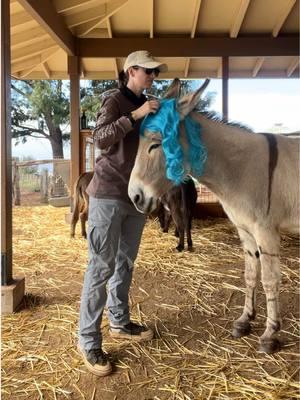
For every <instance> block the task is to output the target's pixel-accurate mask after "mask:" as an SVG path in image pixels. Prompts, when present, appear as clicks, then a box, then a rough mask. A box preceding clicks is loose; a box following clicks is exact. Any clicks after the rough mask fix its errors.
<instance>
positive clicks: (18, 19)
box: [10, 11, 32, 28]
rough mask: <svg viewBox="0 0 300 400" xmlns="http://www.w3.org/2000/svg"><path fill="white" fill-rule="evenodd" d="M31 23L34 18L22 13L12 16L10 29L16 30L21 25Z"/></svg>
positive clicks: (24, 12)
mask: <svg viewBox="0 0 300 400" xmlns="http://www.w3.org/2000/svg"><path fill="white" fill-rule="evenodd" d="M30 21H32V16H31V15H30V14H28V12H26V11H20V12H18V13H16V14H13V15H12V16H11V18H10V27H11V28H14V27H16V26H19V25H23V24H27V23H28V22H30Z"/></svg>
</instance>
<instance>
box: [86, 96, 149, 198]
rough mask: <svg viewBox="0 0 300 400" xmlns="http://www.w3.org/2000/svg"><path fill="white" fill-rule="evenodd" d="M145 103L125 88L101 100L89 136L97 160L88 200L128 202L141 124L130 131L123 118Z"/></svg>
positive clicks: (128, 121)
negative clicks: (96, 149) (96, 152)
mask: <svg viewBox="0 0 300 400" xmlns="http://www.w3.org/2000/svg"><path fill="white" fill-rule="evenodd" d="M145 101H146V97H145V96H144V95H142V96H141V97H137V96H136V95H135V94H134V93H133V92H132V91H131V90H129V89H128V88H125V89H120V90H118V91H117V92H115V93H112V94H111V95H110V96H108V97H106V98H105V99H104V101H103V103H102V106H101V109H100V111H99V113H98V114H97V122H96V127H95V129H94V132H93V135H94V142H95V145H96V146H97V147H98V148H99V149H101V156H100V157H98V158H97V159H96V165H95V171H94V176H93V178H92V180H91V182H90V184H89V186H88V188H87V192H88V194H89V195H90V196H92V197H96V198H100V199H101V198H104V199H118V200H123V201H126V202H131V200H130V199H129V197H128V193H127V191H128V182H129V178H130V174H131V170H132V168H133V165H134V160H135V157H136V153H137V148H138V144H139V130H140V125H141V120H140V121H137V122H136V123H135V124H134V126H133V127H132V123H131V122H130V120H129V119H128V118H127V117H126V114H128V113H130V112H131V111H133V110H136V109H137V108H139V107H140V106H141V105H142V104H144V102H145Z"/></svg>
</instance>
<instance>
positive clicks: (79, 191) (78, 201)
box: [71, 172, 94, 238]
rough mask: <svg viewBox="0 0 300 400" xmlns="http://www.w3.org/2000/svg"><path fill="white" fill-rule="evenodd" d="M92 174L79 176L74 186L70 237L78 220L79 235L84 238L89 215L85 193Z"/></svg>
mask: <svg viewBox="0 0 300 400" xmlns="http://www.w3.org/2000/svg"><path fill="white" fill-rule="evenodd" d="M93 174H94V173H93V172H84V173H83V174H81V175H80V176H79V178H78V179H77V181H76V182H75V184H74V203H73V214H72V219H71V237H74V236H75V228H76V224H77V222H78V219H79V218H80V222H81V235H82V237H84V238H86V229H85V224H86V221H87V219H88V214H89V195H88V194H87V192H86V188H87V187H88V185H89V183H90V181H91V179H92V177H93Z"/></svg>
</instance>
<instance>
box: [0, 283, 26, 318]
mask: <svg viewBox="0 0 300 400" xmlns="http://www.w3.org/2000/svg"><path fill="white" fill-rule="evenodd" d="M24 294H25V277H21V276H19V277H16V278H15V279H14V280H13V281H12V283H11V284H10V285H7V286H1V314H11V313H13V312H15V311H16V309H17V307H18V306H19V305H20V303H21V301H22V299H23V297H24Z"/></svg>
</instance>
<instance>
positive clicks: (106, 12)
mask: <svg viewBox="0 0 300 400" xmlns="http://www.w3.org/2000/svg"><path fill="white" fill-rule="evenodd" d="M127 2H128V0H112V1H111V2H109V3H108V2H106V3H105V4H102V5H101V6H99V7H97V10H98V14H97V13H96V14H95V12H96V11H95V8H92V9H90V10H87V11H86V13H80V14H75V15H74V16H70V17H69V18H68V21H73V24H75V23H76V26H77V27H76V30H75V31H76V35H77V36H79V37H82V36H85V35H87V34H88V33H89V32H90V31H92V30H93V29H95V28H97V27H98V26H99V25H101V24H102V23H103V22H104V21H105V20H106V19H107V18H109V17H111V16H112V15H113V14H115V13H116V12H117V11H119V10H120V8H121V7H123V6H124V5H125V4H126V3H127ZM91 11H93V12H91ZM95 15H96V18H95ZM72 17H73V18H72ZM82 17H84V18H85V19H90V20H89V21H83V19H82ZM80 18H81V21H83V23H77V22H75V21H79V20H80ZM99 18H100V19H99ZM69 26H75V25H69Z"/></svg>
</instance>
